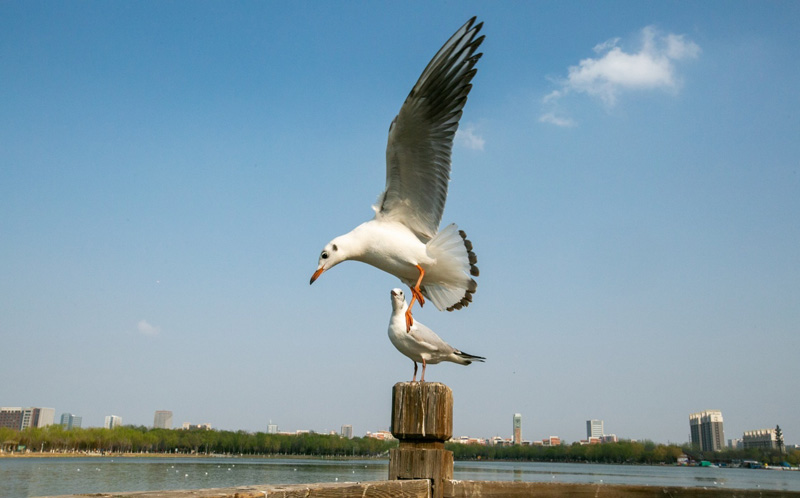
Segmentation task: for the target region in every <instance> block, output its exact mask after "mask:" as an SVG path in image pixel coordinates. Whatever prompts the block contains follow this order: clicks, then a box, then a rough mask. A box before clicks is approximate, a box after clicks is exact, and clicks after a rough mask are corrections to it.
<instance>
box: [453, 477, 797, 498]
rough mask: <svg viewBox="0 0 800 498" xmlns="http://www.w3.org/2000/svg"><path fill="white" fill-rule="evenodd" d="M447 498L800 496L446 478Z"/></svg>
mask: <svg viewBox="0 0 800 498" xmlns="http://www.w3.org/2000/svg"><path fill="white" fill-rule="evenodd" d="M444 497H445V498H501V497H502V498H528V497H536V498H566V497H569V498H573V497H575V498H582V497H587V498H617V497H618V498H723V497H724V498H779V497H800V492H798V491H777V490H775V491H773V490H768V489H752V490H751V489H732V488H701V487H691V488H684V487H673V486H631V485H622V484H572V483H549V482H544V483H540V482H511V481H508V482H500V481H447V482H446V483H445V486H444Z"/></svg>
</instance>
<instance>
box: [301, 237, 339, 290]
mask: <svg viewBox="0 0 800 498" xmlns="http://www.w3.org/2000/svg"><path fill="white" fill-rule="evenodd" d="M339 239H341V237H336V238H335V239H333V240H332V241H330V242H328V244H327V245H326V246H325V248H324V249H322V252H321V253H319V264H318V266H317V271H315V272H314V274H313V275H311V282H309V285H311V284H313V283H314V281H315V280H316V279H317V278H319V276H320V275H322V272H324V271H325V270H329V269H331V268H333V267H334V266H336V265H338V264H339V263H341V262H342V261H345V260H346V259H347V255H346V253H345V251H342V250H341V248H340V247H339V246H340V242H339Z"/></svg>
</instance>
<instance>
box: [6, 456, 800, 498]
mask: <svg viewBox="0 0 800 498" xmlns="http://www.w3.org/2000/svg"><path fill="white" fill-rule="evenodd" d="M387 473H388V462H387V461H386V460H343V461H337V460H294V459H292V460H283V459H255V458H253V459H250V458H186V459H183V458H4V459H0V496H1V497H4V498H5V497H8V498H16V497H32V496H52V495H63V494H76V493H101V492H122V491H153V490H160V489H200V488H222V487H232V486H248V485H254V484H303V483H314V482H336V481H338V482H345V481H377V480H383V479H386V476H387ZM453 477H454V478H455V479H461V480H481V481H527V482H577V483H606V484H644V485H653V486H698V487H708V488H712V487H723V488H744V489H759V488H760V489H777V490H786V491H800V472H796V471H777V470H751V469H728V468H707V467H704V468H700V467H672V466H664V467H661V466H634V465H602V464H568V463H528V462H524V463H523V462H456V463H455V468H454V476H453Z"/></svg>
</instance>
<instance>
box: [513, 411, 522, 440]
mask: <svg viewBox="0 0 800 498" xmlns="http://www.w3.org/2000/svg"><path fill="white" fill-rule="evenodd" d="M514 444H522V414H521V413H515V414H514Z"/></svg>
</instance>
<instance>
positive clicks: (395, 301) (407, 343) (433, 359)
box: [389, 289, 486, 382]
mask: <svg viewBox="0 0 800 498" xmlns="http://www.w3.org/2000/svg"><path fill="white" fill-rule="evenodd" d="M407 308H408V306H407V305H406V297H405V296H404V295H403V291H401V290H400V289H392V317H391V318H390V319H389V340H390V341H392V344H394V347H396V348H397V350H398V351H400V352H401V353H403V354H404V355H406V356H408V357H409V358H411V361H413V362H414V377H413V378H412V379H411V382H416V380H417V362H420V363H422V377H420V379H419V381H420V382H425V367H426V366H427V364H428V363H430V364H432V365H435V364H436V363H440V362H442V361H451V362H453V363H458V364H459V365H469V364H470V363H472V362H473V361H481V362H482V361H483V360H485V359H486V358H484V357H482V356H475V355H471V354H467V353H464V352H462V351H459V350H457V349H456V348H454V347H453V346H451V345H449V344H447V343H446V342H444V341H443V340H442V338H441V337H439V336H438V335H436V332H434V331H433V330H431V329H429V328H428V327H426V326H425V325H423V324H421V323H420V322H419V321H416V322H414V324H413V325H412V326H411V330H408V331H406V325H405V313H406V309H407Z"/></svg>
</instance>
